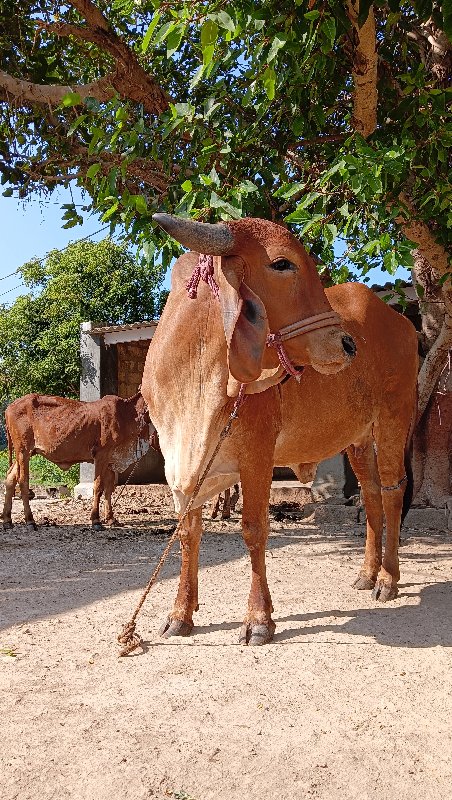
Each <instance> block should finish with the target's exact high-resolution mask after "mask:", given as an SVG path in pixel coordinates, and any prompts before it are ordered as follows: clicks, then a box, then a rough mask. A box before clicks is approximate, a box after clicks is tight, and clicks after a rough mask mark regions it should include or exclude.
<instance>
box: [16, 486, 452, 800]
mask: <svg viewBox="0 0 452 800" xmlns="http://www.w3.org/2000/svg"><path fill="white" fill-rule="evenodd" d="M132 500H133V498H132ZM32 506H33V508H34V510H35V514H36V519H37V521H38V522H40V523H41V527H40V528H39V530H38V531H37V532H33V531H29V530H27V529H26V528H25V527H24V526H23V525H22V524H19V525H17V526H16V527H15V528H14V530H12V531H7V532H0V552H1V555H2V559H1V574H0V577H1V584H0V586H1V603H2V606H1V608H2V610H1V626H0V631H1V632H0V647H1V648H2V651H1V655H0V687H1V697H2V715H1V737H0V776H1V778H0V781H1V783H0V785H1V795H2V796H3V797H5V798H9V800H13V799H14V798H21V800H28V798H33V800H35V798H39V800H47V798H49V799H50V798H58V799H59V800H60V799H61V800H62V799H63V798H71V800H73V799H74V798H76V800H79V799H80V800H85V799H86V800H111V798H117V799H118V800H129V798H130V799H133V800H135V798H137V799H138V798H168V797H169V798H176V800H213V798H215V799H216V798H221V800H223V798H224V800H248V799H249V800H257V799H258V798H259V800H261V799H265V800H294V799H295V800H297V799H298V798H300V799H301V798H303V799H304V798H324V799H325V800H326V799H328V800H330V799H332V798H335V800H336V798H337V799H338V800H349V799H350V800H352V798H353V800H354V799H355V798H356V800H366V799H367V798H369V799H372V800H374V798H375V800H382V798H384V797H389V796H390V797H397V800H412V798H413V797H416V798H417V799H418V800H419V799H420V800H423V798H438V799H439V798H441V800H444V798H451V797H452V759H451V754H452V741H451V740H452V726H451V719H452V681H451V677H452V650H451V645H452V613H451V611H452V591H451V590H452V539H451V535H450V534H447V533H446V532H438V531H436V532H434V531H421V532H420V531H416V532H414V531H406V532H405V534H404V543H403V546H402V548H401V571H402V578H401V582H400V595H399V597H398V599H397V600H395V601H393V602H392V603H390V604H387V605H379V604H376V603H375V602H374V601H373V600H372V599H371V596H370V593H368V592H357V591H356V590H354V589H352V588H351V584H352V582H353V579H354V578H355V576H356V574H357V572H358V569H359V566H360V562H361V558H362V551H363V541H364V540H363V533H364V526H363V525H359V524H357V523H349V524H347V525H344V526H342V528H341V529H339V530H338V529H336V528H333V526H331V525H322V526H316V525H314V524H312V523H309V521H304V522H303V521H300V519H293V518H291V517H290V516H289V517H287V516H286V517H285V518H283V519H281V514H279V515H277V519H275V516H274V515H273V517H272V521H271V535H270V539H269V543H268V555H267V564H268V576H269V584H270V588H271V591H272V595H273V604H274V607H275V613H274V619H275V621H276V625H277V628H276V636H275V640H274V642H273V643H272V644H271V645H267V646H265V647H263V648H246V647H243V646H240V645H238V632H239V627H240V622H241V619H242V617H243V615H244V612H245V607H246V599H247V594H248V590H249V583H250V566H249V560H248V556H247V554H246V552H245V547H244V544H243V542H242V539H241V535H240V519H239V516H234V518H233V519H232V520H231V521H230V522H221V521H215V522H212V521H211V520H209V519H208V517H207V516H206V520H205V531H206V533H205V536H204V538H203V542H202V547H201V572H200V610H199V612H198V614H197V618H196V622H197V627H196V628H195V631H194V634H193V636H192V637H191V638H189V639H171V640H168V641H165V640H162V639H160V638H159V636H158V628H159V626H160V624H161V622H162V621H163V619H164V618H165V616H166V614H167V612H168V611H169V609H170V608H171V604H172V600H173V598H174V595H175V591H176V585H177V575H178V569H179V555H178V552H177V548H175V550H174V552H173V555H172V556H171V557H170V559H169V562H168V563H167V565H166V567H165V570H164V574H163V576H162V579H161V580H160V582H159V583H158V585H157V586H156V587H155V589H154V590H153V591H152V593H151V596H150V598H149V599H148V601H147V603H146V604H145V607H144V610H143V612H142V614H141V616H140V617H139V619H138V630H139V632H140V633H141V635H142V636H143V638H144V640H145V643H144V650H139V651H136V652H135V654H133V655H131V656H129V657H127V658H122V659H120V658H118V656H117V653H118V646H117V643H116V636H117V633H118V631H119V629H120V628H121V625H122V624H123V623H124V622H126V621H127V620H128V619H129V617H130V616H131V613H132V611H133V608H134V605H135V603H136V602H137V599H138V597H139V594H140V591H141V588H142V587H143V586H144V585H145V584H146V582H147V580H148V578H149V575H150V572H151V570H152V568H153V566H154V565H155V564H156V562H157V560H158V558H159V555H160V553H161V551H162V549H163V547H164V544H165V542H166V541H167V538H168V536H169V532H170V531H171V530H172V529H173V526H174V523H175V519H174V515H173V512H172V510H171V507H170V505H169V504H168V502H167V500H166V496H165V495H164V493H162V494H160V495H159V494H158V493H157V495H156V497H154V498H153V500H152V502H151V503H150V504H148V505H146V504H145V505H143V500H142V498H140V497H136V498H135V500H134V502H132V501H131V499H130V498H126V499H123V498H122V499H121V500H120V501H119V503H118V516H119V517H120V518H121V520H122V521H123V522H124V523H125V524H124V526H123V527H121V528H114V529H112V530H105V531H103V532H100V533H93V532H92V531H91V530H90V528H89V527H88V523H87V520H88V509H89V504H87V503H86V502H83V501H77V502H75V501H67V500H43V501H40V500H35V501H33V504H32ZM132 512H134V513H132ZM14 517H15V519H17V520H19V519H22V517H21V507H20V503H19V501H15V502H14ZM14 653H15V655H14Z"/></svg>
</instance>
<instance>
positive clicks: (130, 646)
mask: <svg viewBox="0 0 452 800" xmlns="http://www.w3.org/2000/svg"><path fill="white" fill-rule="evenodd" d="M244 400H245V384H243V383H242V384H241V386H240V391H239V393H238V395H237V398H236V400H235V402H234V406H233V408H232V411H231V414H230V415H229V419H228V421H227V423H226V425H225V426H224V428H223V430H222V431H221V433H220V437H219V439H218V443H217V446H216V447H215V450H214V451H213V453H212V455H211V457H210V459H209V462H208V464H207V466H206V468H205V469H204V472H203V473H202V475H201V477H200V478H198V482H197V484H196V486H195V488H194V490H193V494H192V496H191V497H190V500H189V501H188V504H187V507H186V509H185V511H184V513H183V514H182V516H181V517H180V519H179V522H178V523H177V525H176V528H175V530H174V531H173V533H172V534H171V537H170V539H169V541H168V544H167V545H166V547H165V549H164V551H163V553H162V555H161V558H160V561H159V563H158V564H157V566H156V568H155V570H154V572H153V573H152V575H151V577H150V579H149V581H148V583H147V585H146V588H145V589H144V591H143V593H142V595H141V597H140V599H139V601H138V604H137V606H136V608H135V611H134V612H133V614H132V616H131V618H130V620H129V622H127V623H126V624H125V625H124V626H123V629H122V631H121V633H120V634H119V635H118V642H119V644H122V645H124V647H123V648H122V650H120V652H119V654H118V655H119V657H121V656H127V655H129V653H131V652H132V651H133V650H136V648H137V647H139V646H140V645H141V643H142V639H141V636H140V635H139V634H138V633H136V625H135V621H136V618H137V616H138V614H139V613H140V610H141V608H142V606H143V603H144V601H145V600H146V597H147V596H148V594H149V592H150V591H151V589H152V587H153V585H154V583H155V582H156V580H157V578H158V576H159V573H160V570H161V569H162V567H163V565H164V563H165V561H166V559H167V558H168V556H169V553H170V550H171V548H172V546H173V544H174V542H175V541H176V539H177V538H178V537H179V533H180V530H181V527H182V523H183V522H184V520H185V518H186V517H187V516H188V514H189V513H190V511H191V509H192V506H193V503H194V501H195V499H196V497H197V496H198V494H199V492H200V489H201V486H202V485H203V483H204V481H205V479H206V477H207V475H208V472H209V470H210V468H211V466H212V464H213V462H214V460H215V458H216V456H217V454H218V451H219V449H220V447H221V445H222V443H223V441H224V440H225V439H226V438H227V437H228V436H229V434H230V432H231V428H232V425H233V423H234V420H235V419H237V417H238V414H239V409H240V406H241V405H242V403H243V402H244Z"/></svg>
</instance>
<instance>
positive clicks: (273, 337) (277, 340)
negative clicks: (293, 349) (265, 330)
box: [267, 333, 302, 381]
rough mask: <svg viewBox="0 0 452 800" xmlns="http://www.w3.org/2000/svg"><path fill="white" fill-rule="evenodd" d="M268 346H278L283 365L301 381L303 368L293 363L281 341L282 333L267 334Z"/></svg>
mask: <svg viewBox="0 0 452 800" xmlns="http://www.w3.org/2000/svg"><path fill="white" fill-rule="evenodd" d="M267 346H268V347H275V348H276V351H277V353H278V358H279V361H280V364H281V366H282V367H284V369H285V370H286V372H288V373H289V375H292V377H293V378H295V380H296V381H300V380H301V372H302V370H297V369H296V368H295V367H294V365H293V364H292V362H291V360H290V358H289V356H288V355H287V353H286V351H285V350H284V347H283V343H282V341H281V334H280V333H269V335H268V336H267Z"/></svg>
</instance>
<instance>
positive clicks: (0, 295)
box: [0, 273, 25, 297]
mask: <svg viewBox="0 0 452 800" xmlns="http://www.w3.org/2000/svg"><path fill="white" fill-rule="evenodd" d="M13 274H14V273H13ZM21 286H25V284H24V283H19V286H13V288H12V289H7V290H6V292H2V293H1V294H0V297H3V295H5V294H9V293H10V292H15V291H16V289H20V288H21Z"/></svg>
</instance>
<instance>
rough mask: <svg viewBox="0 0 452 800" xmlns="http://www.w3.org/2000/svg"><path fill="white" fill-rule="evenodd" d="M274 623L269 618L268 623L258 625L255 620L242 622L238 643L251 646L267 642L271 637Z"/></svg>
mask: <svg viewBox="0 0 452 800" xmlns="http://www.w3.org/2000/svg"><path fill="white" fill-rule="evenodd" d="M275 628H276V625H275V623H274V622H273V620H272V619H271V620H270V622H269V623H268V624H260V625H258V624H257V623H256V622H254V623H253V622H244V623H243V625H242V627H241V628H240V635H239V644H249V645H251V647H253V646H260V645H262V644H268V643H269V642H271V640H272V639H273V634H274V632H275Z"/></svg>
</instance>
